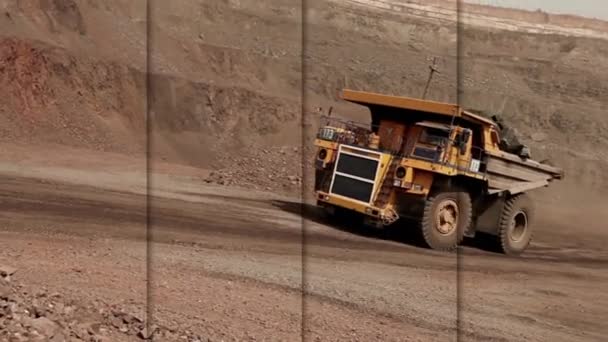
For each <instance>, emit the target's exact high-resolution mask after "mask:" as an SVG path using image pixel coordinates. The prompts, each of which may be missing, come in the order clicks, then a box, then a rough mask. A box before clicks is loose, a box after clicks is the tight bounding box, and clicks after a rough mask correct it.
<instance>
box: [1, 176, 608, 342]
mask: <svg viewBox="0 0 608 342" xmlns="http://www.w3.org/2000/svg"><path fill="white" fill-rule="evenodd" d="M0 178H1V180H0V203H1V207H2V212H1V214H0V235H1V237H2V238H1V239H0V264H11V265H13V266H15V267H17V268H18V269H19V271H18V273H17V275H18V278H19V279H20V280H22V281H24V282H25V283H27V284H29V286H31V287H32V288H37V287H42V286H44V287H46V288H48V289H49V291H58V292H60V293H63V294H64V295H65V296H66V297H68V298H73V299H74V300H77V301H80V302H82V303H85V304H83V305H86V304H87V303H93V302H96V301H102V302H106V303H111V304H117V305H129V306H131V307H134V308H136V309H137V310H141V311H142V312H143V310H145V308H146V303H147V302H148V300H149V301H150V302H149V304H150V305H151V307H152V308H153V312H154V320H155V322H156V323H158V324H162V325H163V326H168V327H171V328H172V329H174V330H176V331H188V332H195V333H197V334H200V335H202V336H206V337H208V338H210V339H211V340H212V341H215V340H224V341H246V340H251V341H254V340H255V341H296V340H300V336H301V335H302V334H304V336H305V340H307V341H357V340H358V341H374V340H375V341H380V340H381V341H454V340H456V339H457V335H460V340H469V341H480V340H483V341H488V340H496V341H601V340H603V338H604V337H605V336H607V335H608V330H607V328H606V327H605V324H603V323H604V322H603V318H605V317H607V316H608V295H607V294H606V292H605V291H602V290H601V284H605V283H606V281H608V272H607V271H606V269H607V268H606V265H607V264H608V255H607V253H606V252H602V250H601V249H599V248H598V249H594V248H589V247H588V246H584V245H580V244H579V245H578V247H576V244H574V245H572V244H571V246H574V247H572V248H570V249H568V250H566V249H565V248H564V247H563V246H564V245H563V244H561V243H560V242H558V240H556V239H555V240H552V239H551V238H550V237H548V236H547V234H542V233H539V235H540V236H539V237H538V238H537V241H538V242H536V243H535V244H534V246H533V247H532V249H531V250H530V252H529V253H528V254H527V255H526V256H524V257H522V258H520V259H517V258H515V259H512V258H506V257H502V256H499V255H494V254H491V253H489V252H485V251H483V250H481V249H479V248H476V247H465V248H464V249H463V250H462V252H461V253H458V254H443V253H437V252H432V251H428V250H425V249H421V248H418V247H416V246H414V245H412V244H411V243H409V242H408V239H407V236H405V237H404V236H397V235H400V234H394V233H391V234H382V233H376V232H373V231H366V230H362V229H359V228H357V229H352V228H347V227H336V226H331V225H328V224H326V223H325V222H323V220H322V219H321V218H320V216H319V215H318V214H317V212H316V211H315V210H314V208H312V207H310V206H308V205H300V204H299V201H298V200H297V198H296V199H292V198H286V197H281V196H277V195H274V194H270V193H264V192H253V191H249V190H243V189H238V188H229V187H216V186H208V185H203V184H202V182H198V181H196V178H192V177H190V178H188V177H185V176H182V177H177V176H171V177H169V176H166V175H164V174H161V173H159V174H154V175H151V176H150V178H149V181H150V184H151V185H152V187H151V189H152V190H151V191H150V195H151V197H150V202H149V203H150V213H151V215H150V219H149V224H150V225H149V227H150V229H149V230H147V229H146V223H147V219H146V217H147V216H146V203H147V201H146V196H145V194H146V187H145V186H146V175H145V173H138V172H137V171H133V170H131V171H129V172H126V171H125V172H119V171H116V170H113V171H112V172H108V171H95V170H91V169H89V170H84V169H74V168H72V169H65V168H61V167H54V168H48V167H38V166H33V165H27V166H26V167H23V168H20V169H19V168H16V167H15V166H14V165H13V167H10V166H9V165H8V164H3V165H2V175H1V177H0ZM148 234H149V235H148ZM147 236H148V237H150V238H151V242H150V243H149V244H148V243H146V237H147ZM303 241H304V244H303ZM570 242H572V241H570ZM458 270H460V272H457V271H458ZM147 280H148V281H149V283H147ZM147 289H148V290H149V294H150V297H147V296H146V290H147ZM302 289H305V295H304V297H303V296H302ZM458 307H460V310H457V308H458ZM458 322H460V329H458V330H457V324H458ZM457 331H460V334H457ZM176 336H177V335H176ZM134 338H135V337H134Z"/></svg>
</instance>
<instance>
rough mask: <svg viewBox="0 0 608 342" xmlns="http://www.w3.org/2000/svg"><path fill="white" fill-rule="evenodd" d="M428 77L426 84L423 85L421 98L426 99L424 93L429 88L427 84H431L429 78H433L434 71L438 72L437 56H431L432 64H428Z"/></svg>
mask: <svg viewBox="0 0 608 342" xmlns="http://www.w3.org/2000/svg"><path fill="white" fill-rule="evenodd" d="M429 69H430V71H429V79H428V80H427V81H426V86H425V87H424V93H422V99H423V100H424V99H426V94H427V92H428V90H429V86H430V85H431V80H432V79H433V75H434V74H435V73H437V74H440V72H439V69H437V57H433V64H432V65H429Z"/></svg>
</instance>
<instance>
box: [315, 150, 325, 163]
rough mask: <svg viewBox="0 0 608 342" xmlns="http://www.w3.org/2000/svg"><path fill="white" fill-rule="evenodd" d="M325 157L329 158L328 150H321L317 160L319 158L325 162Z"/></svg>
mask: <svg viewBox="0 0 608 342" xmlns="http://www.w3.org/2000/svg"><path fill="white" fill-rule="evenodd" d="M325 157H327V150H326V149H322V150H320V151H319V154H318V155H317V158H319V159H321V160H325Z"/></svg>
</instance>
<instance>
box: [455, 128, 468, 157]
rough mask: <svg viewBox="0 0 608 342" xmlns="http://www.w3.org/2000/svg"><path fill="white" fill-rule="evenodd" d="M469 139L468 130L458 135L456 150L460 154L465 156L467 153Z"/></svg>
mask: <svg viewBox="0 0 608 342" xmlns="http://www.w3.org/2000/svg"><path fill="white" fill-rule="evenodd" d="M470 137H471V131H469V130H464V131H463V132H462V133H460V134H459V135H458V148H459V152H460V154H465V153H466V152H467V143H468V142H469V138H470Z"/></svg>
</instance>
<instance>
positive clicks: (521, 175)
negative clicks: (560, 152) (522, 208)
mask: <svg viewBox="0 0 608 342" xmlns="http://www.w3.org/2000/svg"><path fill="white" fill-rule="evenodd" d="M486 156H487V159H486V163H487V167H486V174H487V178H488V191H489V192H490V193H496V192H502V191H508V192H509V193H511V194H517V193H520V192H524V191H528V190H532V189H536V188H540V187H543V186H547V185H548V184H549V182H551V181H552V180H554V179H562V178H563V177H564V172H563V170H562V169H559V168H556V167H553V166H550V165H546V164H541V163H539V162H537V161H534V160H531V159H526V160H523V159H522V158H520V157H519V156H516V155H513V154H510V153H506V152H500V153H486Z"/></svg>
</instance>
